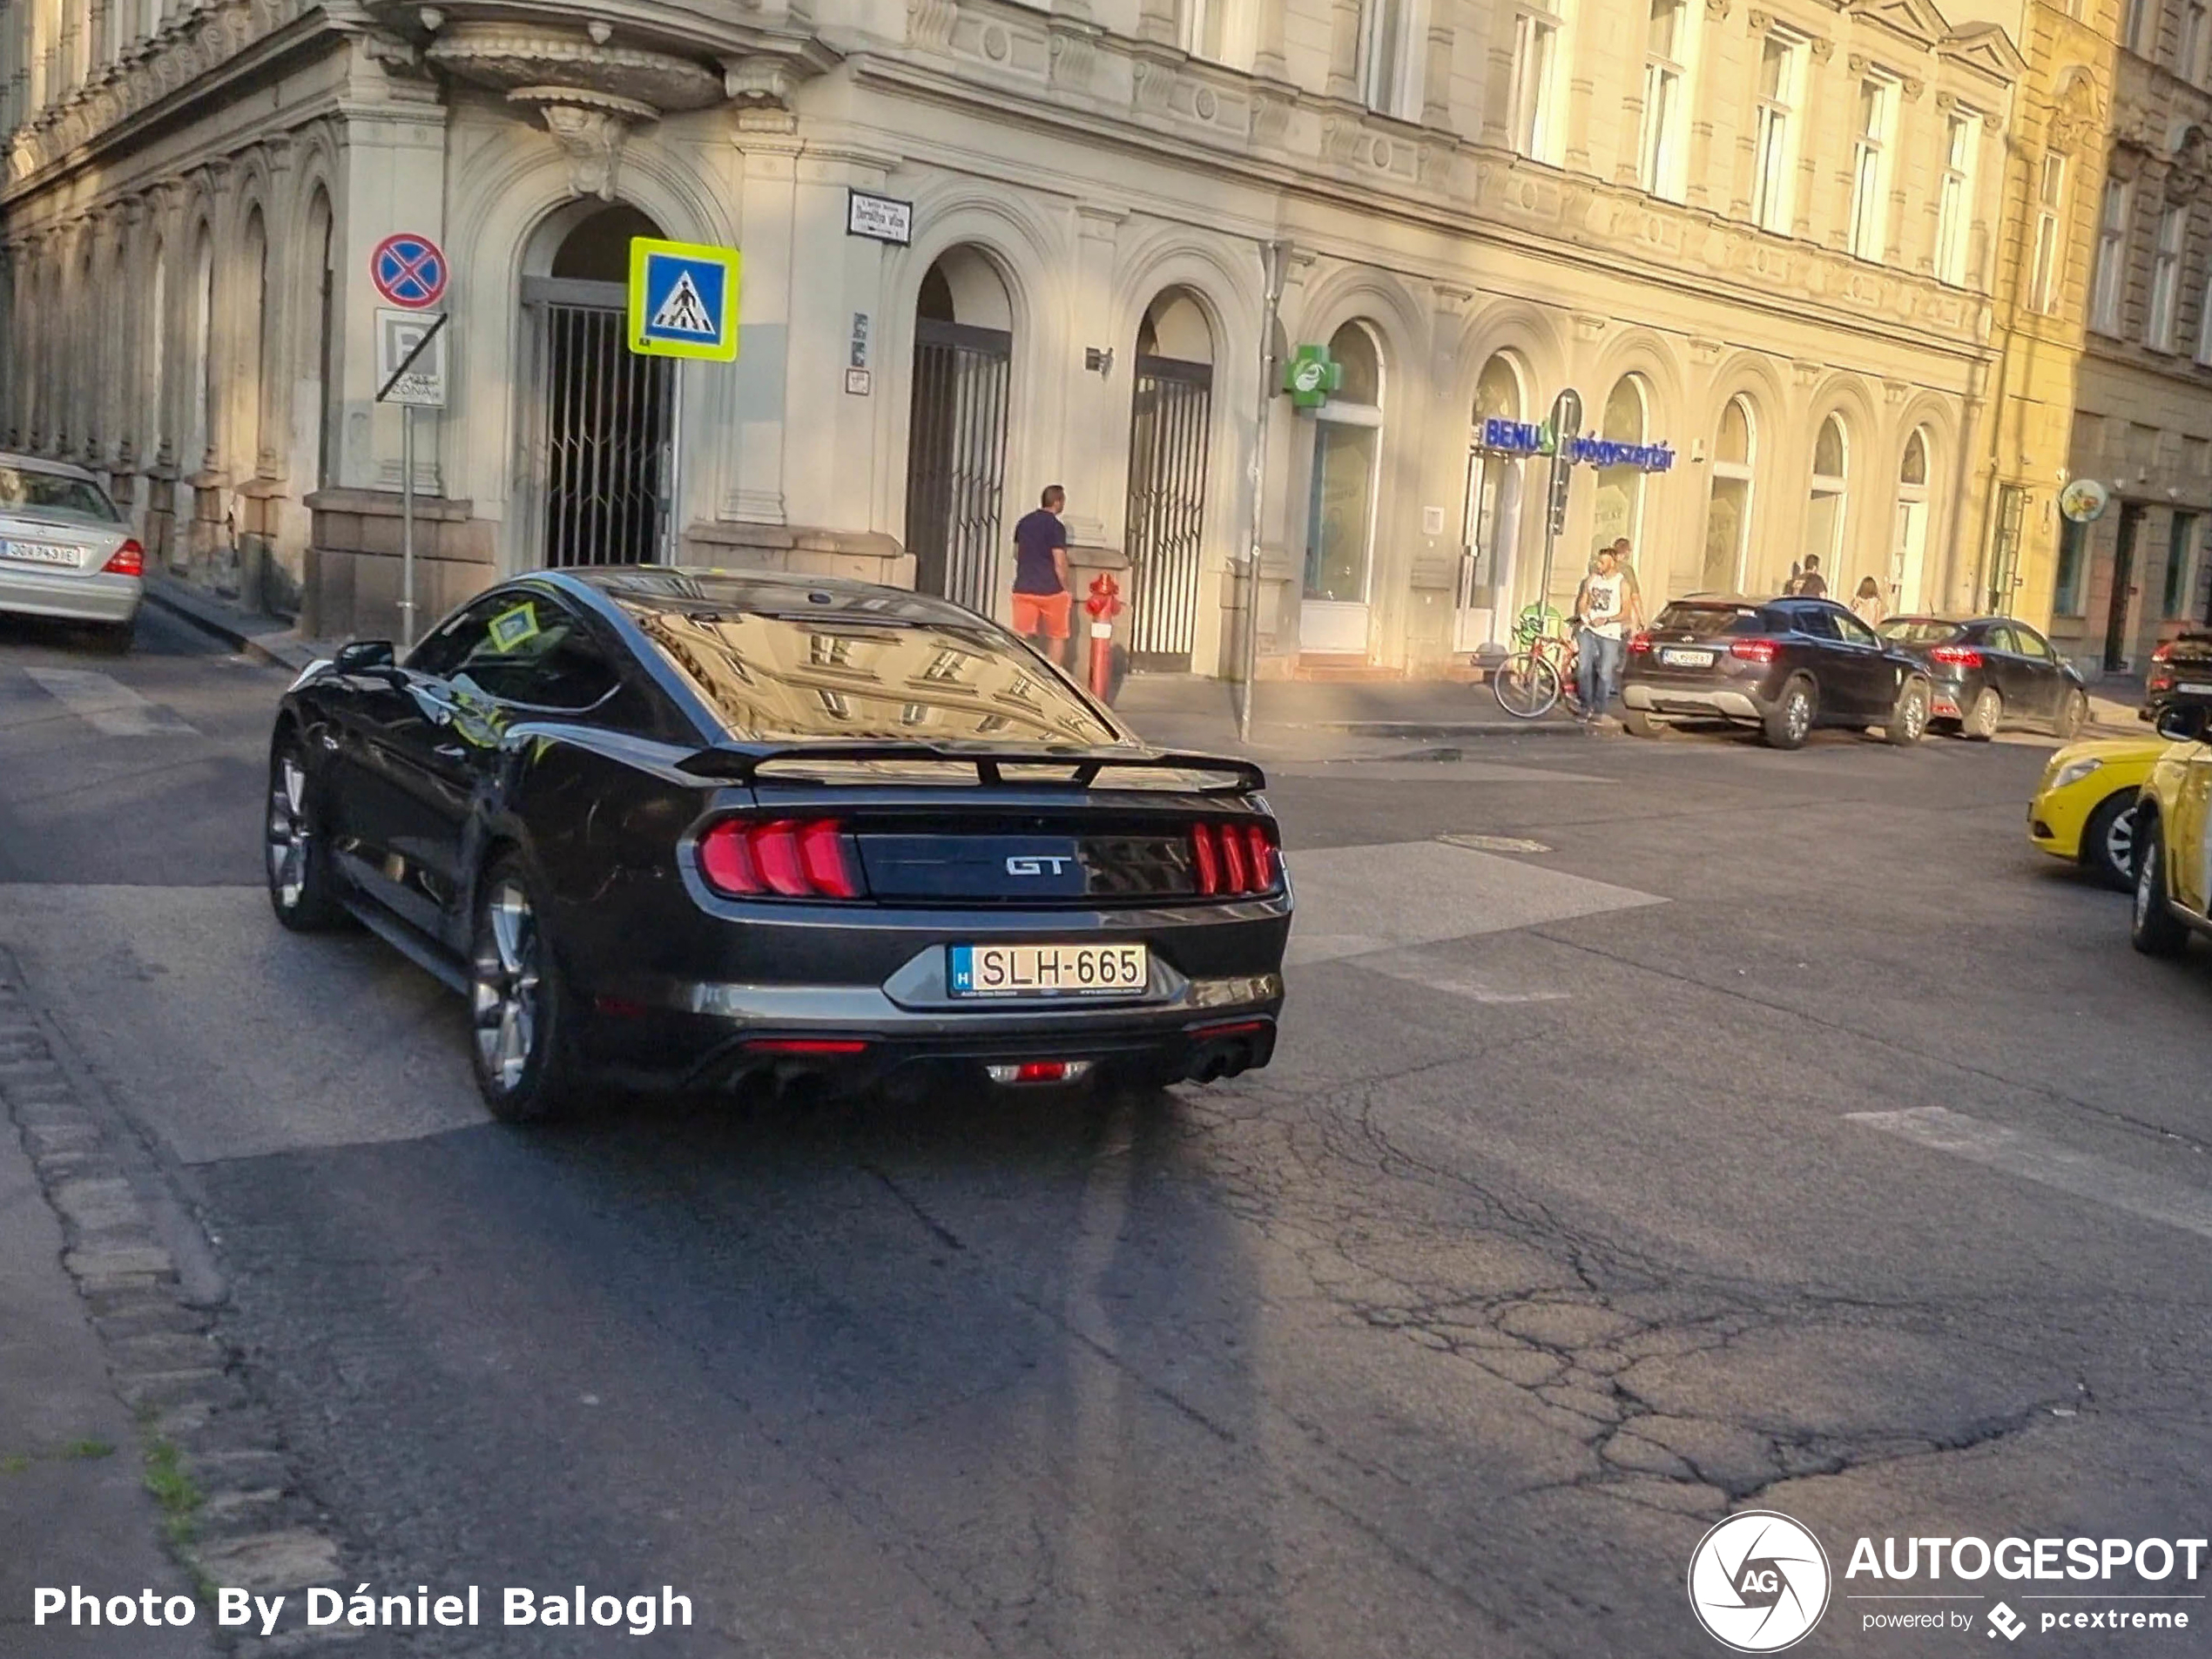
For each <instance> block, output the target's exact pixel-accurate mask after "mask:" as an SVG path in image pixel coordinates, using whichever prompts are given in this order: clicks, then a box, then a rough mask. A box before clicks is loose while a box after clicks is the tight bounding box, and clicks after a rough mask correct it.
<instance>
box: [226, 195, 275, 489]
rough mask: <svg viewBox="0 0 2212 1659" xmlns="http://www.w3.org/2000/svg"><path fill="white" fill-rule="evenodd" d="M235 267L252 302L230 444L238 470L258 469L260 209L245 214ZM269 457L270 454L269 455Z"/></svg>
mask: <svg viewBox="0 0 2212 1659" xmlns="http://www.w3.org/2000/svg"><path fill="white" fill-rule="evenodd" d="M242 252H243V254H244V258H243V259H242V260H241V261H240V266H239V268H240V270H241V271H242V272H243V273H244V274H245V277H246V298H247V299H248V300H250V301H251V303H252V305H253V314H252V316H251V317H250V319H249V320H247V323H246V328H245V329H244V331H243V336H242V338H240V340H239V342H238V346H239V354H238V378H239V390H238V398H237V401H236V402H235V404H234V405H233V408H235V409H236V410H237V411H238V413H239V415H240V416H241V417H242V420H243V424H242V425H241V426H240V427H239V432H238V442H237V443H236V444H235V445H234V446H233V449H234V452H235V454H236V455H237V459H238V464H239V469H240V470H241V471H258V470H259V469H260V462H261V452H262V449H263V448H264V446H265V445H266V442H267V438H268V435H267V434H266V433H265V432H264V431H263V430H262V428H261V420H262V411H263V410H264V409H265V408H267V406H268V396H267V388H265V387H264V386H263V385H262V383H261V381H262V375H263V373H264V371H265V370H266V367H267V364H268V358H269V352H268V329H269V237H268V231H267V227H266V223H265V221H264V220H263V219H262V217H261V210H260V208H259V207H256V208H254V209H253V211H252V212H250V213H248V214H247V215H246V246H245V247H244V249H243V250H242ZM272 459H273V457H272Z"/></svg>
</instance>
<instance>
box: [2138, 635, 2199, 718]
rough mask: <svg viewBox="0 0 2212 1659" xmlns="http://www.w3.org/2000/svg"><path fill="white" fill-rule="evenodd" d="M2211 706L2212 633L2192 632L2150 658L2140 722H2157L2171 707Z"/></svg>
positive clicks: (2178, 638)
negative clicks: (2182, 705)
mask: <svg viewBox="0 0 2212 1659" xmlns="http://www.w3.org/2000/svg"><path fill="white" fill-rule="evenodd" d="M2208 702H2212V629H2208V628H2191V629H2189V630H2188V631H2186V632H2183V633H2182V634H2180V635H2177V636H2176V637H2174V638H2172V639H2169V640H2168V641H2167V642H2166V643H2165V644H2162V645H2161V646H2160V647H2159V648H2158V649H2157V650H2156V651H2153V652H2151V654H2150V672H2149V673H2148V674H2147V675H2145V676H2144V678H2143V706H2142V708H2141V710H2140V711H2138V713H2137V717H2136V718H2139V719H2142V720H2147V721H2155V720H2156V719H2157V718H2158V717H2159V715H2160V714H2161V712H2163V711H2165V709H2166V708H2167V707H2168V705H2171V704H2175V703H2181V704H2202V703H2208Z"/></svg>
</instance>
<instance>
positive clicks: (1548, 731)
mask: <svg viewBox="0 0 2212 1659" xmlns="http://www.w3.org/2000/svg"><path fill="white" fill-rule="evenodd" d="M1283 729H1284V730H1285V731H1290V732H1337V733H1339V734H1340V735H1342V736H1345V737H1351V738H1405V739H1408V740H1412V741H1416V742H1437V741H1443V740H1449V739H1454V738H1529V737H1546V738H1579V737H1581V736H1582V735H1583V732H1582V728H1581V725H1580V724H1579V723H1578V722H1576V721H1574V720H1568V719H1554V718H1551V717H1549V716H1546V717H1545V718H1542V719H1539V720H1529V721H1527V722H1525V723H1523V722H1521V721H1514V722H1512V723H1510V724H1508V723H1507V722H1506V721H1503V720H1316V721H1312V722H1311V723H1309V724H1305V725H1288V726H1285V727H1284V728H1283Z"/></svg>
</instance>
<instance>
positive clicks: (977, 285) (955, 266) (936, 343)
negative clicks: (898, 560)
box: [907, 244, 1036, 616]
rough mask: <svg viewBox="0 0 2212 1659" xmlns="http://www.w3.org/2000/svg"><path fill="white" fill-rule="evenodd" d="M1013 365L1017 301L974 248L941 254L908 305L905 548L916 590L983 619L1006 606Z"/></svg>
mask: <svg viewBox="0 0 2212 1659" xmlns="http://www.w3.org/2000/svg"><path fill="white" fill-rule="evenodd" d="M1013 362H1014V295H1013V292H1012V290H1010V289H1009V288H1008V287H1007V284H1006V280H1005V278H1004V277H1003V276H1001V274H1000V272H999V268H998V266H996V265H995V264H994V263H993V262H992V260H991V257H990V256H989V255H988V254H987V253H984V252H983V250H982V249H981V248H979V247H975V246H970V245H968V244H962V245H961V246H957V247H951V248H948V249H946V250H945V252H944V253H941V254H940V255H939V256H938V258H937V261H936V263H935V264H934V265H933V266H931V267H930V268H929V270H928V271H927V272H926V273H923V276H922V281H921V291H920V293H918V294H917V295H916V296H915V300H914V380H913V391H912V396H911V401H909V403H908V405H907V551H908V552H910V553H912V554H913V555H914V583H915V585H916V586H917V587H918V588H920V589H921V591H922V592H924V593H935V594H941V595H943V596H944V597H947V598H948V599H952V600H954V601H956V602H958V603H959V604H964V605H966V606H967V607H968V609H969V610H980V611H981V612H983V613H984V614H985V615H986V616H988V615H990V614H991V613H992V612H993V611H995V610H999V609H1000V607H1001V604H1002V603H1003V602H1002V601H1001V597H1000V596H1001V592H1002V591H1004V584H1003V583H1001V580H1000V540H1001V537H1000V535H999V525H1000V523H1001V494H1002V486H1003V484H1004V482H1005V473H1006V435H1007V424H1008V412H1009V400H1010V397H1011V394H1012V386H1013V378H1012V377H1013ZM1028 488H1029V489H1035V488H1036V486H1035V484H1031V485H1029V486H1028ZM1030 499H1031V500H1035V496H1031V498H1030ZM1022 505H1024V506H1027V505H1028V502H1023V503H1022Z"/></svg>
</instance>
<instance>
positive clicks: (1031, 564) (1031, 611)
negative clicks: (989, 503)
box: [1014, 484, 1074, 668]
mask: <svg viewBox="0 0 2212 1659" xmlns="http://www.w3.org/2000/svg"><path fill="white" fill-rule="evenodd" d="M1067 504H1068V492H1067V491H1066V490H1064V489H1061V487H1060V486H1059V485H1058V484H1050V485H1048V486H1047V487H1046V489H1045V491H1044V493H1043V494H1042V496H1038V497H1037V508H1036V510H1035V512H1033V513H1025V514H1023V515H1022V521H1021V523H1017V524H1016V525H1015V527H1014V631H1015V633H1017V634H1019V635H1021V636H1022V638H1024V639H1026V640H1028V641H1029V642H1030V643H1031V644H1034V645H1035V646H1036V648H1037V649H1038V651H1041V652H1042V653H1043V654H1044V656H1046V657H1047V658H1049V659H1050V660H1052V661H1053V662H1055V663H1060V664H1063V665H1065V666H1069V667H1071V668H1072V666H1073V664H1070V663H1069V662H1068V615H1069V609H1070V606H1071V604H1072V602H1073V598H1074V596H1073V595H1072V594H1070V593H1069V590H1068V527H1067V526H1066V525H1065V524H1063V523H1061V522H1060V512H1061V509H1062V508H1064V507H1065V506H1067Z"/></svg>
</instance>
